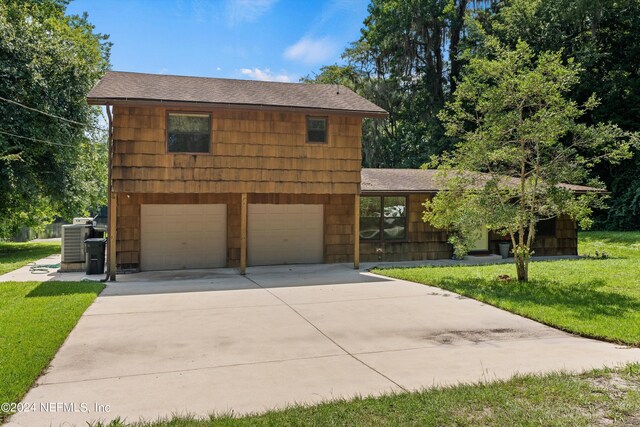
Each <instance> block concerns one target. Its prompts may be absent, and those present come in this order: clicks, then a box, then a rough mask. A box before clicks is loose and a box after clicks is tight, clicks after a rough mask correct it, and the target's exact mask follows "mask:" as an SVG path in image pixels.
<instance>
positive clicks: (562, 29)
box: [472, 0, 640, 229]
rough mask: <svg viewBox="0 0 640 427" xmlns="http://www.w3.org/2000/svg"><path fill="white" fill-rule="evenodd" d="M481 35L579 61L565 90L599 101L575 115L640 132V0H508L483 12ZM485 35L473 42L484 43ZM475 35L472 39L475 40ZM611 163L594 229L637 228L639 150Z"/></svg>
mask: <svg viewBox="0 0 640 427" xmlns="http://www.w3.org/2000/svg"><path fill="white" fill-rule="evenodd" d="M481 24H482V27H483V33H484V34H486V35H490V36H492V37H496V38H498V39H499V40H500V41H501V42H502V43H504V44H505V45H507V46H510V47H512V48H513V47H515V45H516V44H517V43H518V41H519V40H522V41H525V42H527V44H528V45H529V46H530V47H531V49H533V50H534V51H535V52H544V51H560V52H562V57H563V59H565V60H566V59H568V58H574V60H575V61H576V62H577V63H579V64H580V65H581V69H580V73H579V82H578V84H576V85H575V86H574V88H573V89H572V90H571V92H570V93H569V94H568V95H569V96H570V98H571V99H574V100H576V101H577V102H585V101H586V100H587V99H588V98H589V97H590V96H591V95H592V94H593V93H595V94H596V96H597V97H598V98H599V99H600V103H599V104H598V105H597V106H596V107H595V108H594V109H593V110H591V111H590V112H589V114H587V115H584V116H583V117H582V118H581V119H580V120H581V121H583V122H585V123H608V122H611V123H615V124H617V125H618V126H620V127H621V128H622V129H625V130H629V131H638V130H640V121H639V120H638V117H640V67H639V66H638V57H639V56H640V31H638V28H640V2H639V1H637V0H598V1H594V0H508V1H502V2H500V3H499V4H498V6H497V7H496V8H495V10H494V11H493V13H488V14H485V15H484V16H483V19H482V21H481ZM483 37H484V36H483V35H481V36H480V37H479V39H476V40H475V43H476V46H478V47H481V46H482V45H483V44H484V41H483ZM472 38H473V37H472ZM634 153H635V155H634V157H633V158H632V159H629V160H626V161H624V162H622V163H620V164H619V165H616V166H615V167H611V166H610V165H607V164H602V165H600V166H598V167H597V168H596V171H597V173H598V175H599V176H600V177H601V178H602V180H603V181H604V182H605V183H606V185H607V188H608V189H609V190H610V191H611V193H612V194H611V199H610V200H609V202H608V205H609V206H610V208H609V209H608V210H606V211H601V212H599V213H598V215H597V220H598V226H599V227H601V228H602V227H604V228H610V229H638V228H639V227H640V180H638V179H637V177H638V175H639V174H640V151H638V150H637V149H635V150H634Z"/></svg>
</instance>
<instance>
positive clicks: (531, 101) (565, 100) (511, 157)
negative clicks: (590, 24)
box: [425, 37, 638, 281]
mask: <svg viewBox="0 0 640 427" xmlns="http://www.w3.org/2000/svg"><path fill="white" fill-rule="evenodd" d="M483 52H484V53H483V54H482V55H475V56H473V57H471V58H470V59H469V62H468V64H467V65H466V66H465V68H464V71H463V76H462V79H461V81H460V83H459V86H458V88H457V90H456V92H455V93H454V95H453V99H452V100H451V101H450V102H449V103H448V104H447V106H446V108H445V109H444V110H442V112H441V113H440V114H439V116H440V118H441V119H442V121H443V123H444V124H445V128H446V132H447V134H448V135H449V136H451V137H456V138H459V142H458V143H456V145H455V148H454V150H453V151H452V152H451V153H448V154H445V155H443V156H442V157H441V158H440V170H441V172H440V177H439V179H441V180H442V181H443V185H444V187H445V188H446V189H447V191H441V192H439V193H438V194H437V195H436V196H435V197H434V198H433V199H432V200H428V201H427V202H426V203H425V208H426V211H425V220H427V221H429V222H430V223H432V224H433V225H435V226H436V227H439V228H447V229H450V230H453V231H454V235H453V239H452V240H451V242H452V243H453V244H454V247H455V248H456V251H457V252H458V254H459V255H462V254H463V253H464V252H465V249H466V248H465V246H466V245H467V244H468V242H469V241H471V240H473V239H474V234H475V233H477V232H478V231H479V230H480V229H482V228H483V227H487V228H489V229H490V230H494V231H497V232H498V233H501V234H506V235H508V236H509V238H510V240H511V242H512V245H513V252H514V259H515V263H516V267H517V272H518V279H519V280H522V281H526V280H528V261H529V256H530V255H531V247H532V244H533V239H534V238H535V235H536V225H537V223H538V222H540V221H542V220H545V219H550V218H555V217H558V216H560V215H567V216H569V217H571V218H573V219H575V220H577V221H579V222H580V224H581V225H582V226H583V227H589V226H590V225H591V218H590V216H591V214H592V208H593V207H594V206H596V207H597V206H599V205H600V201H601V197H598V196H599V194H598V193H594V192H587V193H583V194H574V191H572V189H571V188H568V187H566V186H564V185H563V183H589V184H590V185H592V186H599V183H598V181H597V180H595V179H593V178H592V177H591V176H590V174H591V169H592V167H593V166H594V165H596V164H599V163H601V162H602V161H605V160H606V161H608V162H611V163H617V162H619V161H620V160H623V159H627V158H629V157H630V156H631V151H630V150H631V148H632V146H633V145H634V144H637V141H638V137H637V135H636V134H634V133H630V132H626V131H624V130H622V129H620V128H619V127H618V126H617V125H614V124H602V123H600V124H597V125H590V124H586V123H584V122H582V121H581V120H580V119H581V118H582V117H584V116H585V115H586V114H587V113H588V112H590V111H592V110H593V109H594V108H596V107H597V105H598V100H597V98H596V97H595V96H591V97H589V98H588V99H587V100H586V101H585V102H584V103H583V104H579V103H577V102H576V101H574V100H571V99H570V98H569V97H568V94H569V93H570V91H571V90H572V89H573V88H574V87H575V86H576V85H577V84H578V82H579V74H580V72H581V70H580V67H579V66H578V65H577V64H576V63H575V62H574V61H571V60H568V61H564V60H563V59H562V56H561V54H560V52H542V53H539V54H536V53H535V52H534V51H533V50H532V49H531V48H530V47H529V45H528V44H527V43H525V42H523V41H520V42H518V43H517V44H516V46H515V48H514V49H510V48H509V47H505V46H504V45H502V44H501V43H500V42H499V41H498V40H497V39H495V38H492V37H487V38H486V40H485V44H484V50H483Z"/></svg>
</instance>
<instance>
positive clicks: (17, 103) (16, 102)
mask: <svg viewBox="0 0 640 427" xmlns="http://www.w3.org/2000/svg"><path fill="white" fill-rule="evenodd" d="M0 100H2V101H5V102H9V103H11V104H15V105H18V106H20V107H22V108H26V109H27V110H31V111H35V112H36V113H40V114H44V115H45V116H49V117H54V118H56V119H60V120H64V121H65V122H69V123H72V124H74V125H80V126H85V127H91V128H94V129H98V130H102V131H106V129H104V128H101V127H99V126H94V125H92V124H89V123H81V122H77V121H75V120H71V119H67V118H65V117H62V116H58V115H56V114H52V113H47V112H46V111H42V110H38V109H37V108H33V107H29V106H28V105H24V104H21V103H19V102H18V101H13V100H11V99H7V98H3V97H1V96H0Z"/></svg>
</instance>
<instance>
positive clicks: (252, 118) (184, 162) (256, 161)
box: [113, 107, 362, 194]
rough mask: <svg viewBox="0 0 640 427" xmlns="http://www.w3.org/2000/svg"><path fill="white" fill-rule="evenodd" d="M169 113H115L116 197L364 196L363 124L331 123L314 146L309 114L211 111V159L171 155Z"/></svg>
mask: <svg viewBox="0 0 640 427" xmlns="http://www.w3.org/2000/svg"><path fill="white" fill-rule="evenodd" d="M166 114H167V110H166V109H165V108H162V107H114V151H115V155H114V160H113V170H114V177H113V178H114V181H115V184H114V188H115V189H116V191H119V192H128V193H180V192H187V193H198V192H208V193H235V192H248V193H272V192H283V193H292V194H331V193H340V194H356V193H357V192H358V189H359V184H360V164H361V160H362V153H361V137H362V120H361V118H359V117H354V116H338V115H330V116H328V120H329V121H328V143H327V144H307V143H306V116H305V115H304V114H300V113H280V112H259V111H258V112H257V111H235V110H211V111H210V114H211V116H212V141H213V144H212V152H211V153H210V154H209V153H207V154H197V155H194V154H168V153H166ZM185 169H195V170H194V171H193V172H188V171H186V170H185ZM192 181H202V182H192Z"/></svg>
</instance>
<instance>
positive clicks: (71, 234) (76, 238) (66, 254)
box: [62, 224, 90, 262]
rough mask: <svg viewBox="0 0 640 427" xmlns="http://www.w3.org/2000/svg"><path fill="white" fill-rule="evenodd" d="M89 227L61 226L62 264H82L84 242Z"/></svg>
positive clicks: (80, 225) (84, 225)
mask: <svg viewBox="0 0 640 427" xmlns="http://www.w3.org/2000/svg"><path fill="white" fill-rule="evenodd" d="M89 227H90V226H89V225H86V224H73V225H63V226H62V262H84V256H85V251H84V241H85V240H86V239H87V235H88V234H89Z"/></svg>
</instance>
